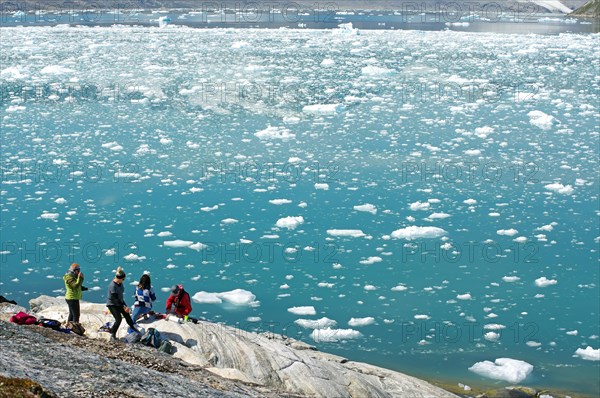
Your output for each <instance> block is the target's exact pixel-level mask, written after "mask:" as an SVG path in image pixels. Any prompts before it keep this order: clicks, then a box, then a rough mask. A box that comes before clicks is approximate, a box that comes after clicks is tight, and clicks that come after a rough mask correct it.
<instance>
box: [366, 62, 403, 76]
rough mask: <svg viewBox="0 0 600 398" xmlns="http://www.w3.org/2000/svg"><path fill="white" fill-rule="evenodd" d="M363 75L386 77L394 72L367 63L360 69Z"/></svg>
mask: <svg viewBox="0 0 600 398" xmlns="http://www.w3.org/2000/svg"><path fill="white" fill-rule="evenodd" d="M361 72H362V74H363V76H368V77H387V76H390V75H393V74H395V73H396V71H395V70H393V69H388V68H382V67H379V66H374V65H369V66H365V67H364V68H362V70H361Z"/></svg>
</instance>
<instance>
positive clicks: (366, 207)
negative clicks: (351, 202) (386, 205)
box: [353, 203, 377, 214]
mask: <svg viewBox="0 0 600 398" xmlns="http://www.w3.org/2000/svg"><path fill="white" fill-rule="evenodd" d="M353 209H354V210H356V211H363V212H367V213H371V214H377V207H375V206H374V205H372V204H370V203H365V204H364V205H357V206H354V207H353Z"/></svg>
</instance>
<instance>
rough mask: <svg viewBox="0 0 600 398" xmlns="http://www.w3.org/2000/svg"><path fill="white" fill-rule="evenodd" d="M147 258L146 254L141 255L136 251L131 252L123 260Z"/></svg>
mask: <svg viewBox="0 0 600 398" xmlns="http://www.w3.org/2000/svg"><path fill="white" fill-rule="evenodd" d="M145 259H146V256H139V255H137V254H135V253H129V254H128V255H126V256H125V257H123V260H125V261H129V262H135V261H144V260H145Z"/></svg>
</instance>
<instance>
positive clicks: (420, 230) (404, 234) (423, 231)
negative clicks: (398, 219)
mask: <svg viewBox="0 0 600 398" xmlns="http://www.w3.org/2000/svg"><path fill="white" fill-rule="evenodd" d="M446 234H448V232H446V231H445V230H443V229H442V228H438V227H417V226H414V225H411V226H410V227H406V228H401V229H397V230H395V231H394V232H392V234H391V236H392V238H394V239H406V240H413V239H421V238H426V239H431V238H439V237H440V236H444V235H446Z"/></svg>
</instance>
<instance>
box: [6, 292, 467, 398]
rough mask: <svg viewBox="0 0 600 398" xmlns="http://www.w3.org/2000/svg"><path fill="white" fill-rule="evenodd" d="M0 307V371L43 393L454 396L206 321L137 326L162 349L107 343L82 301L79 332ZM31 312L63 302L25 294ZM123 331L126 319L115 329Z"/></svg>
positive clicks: (48, 314)
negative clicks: (34, 322)
mask: <svg viewBox="0 0 600 398" xmlns="http://www.w3.org/2000/svg"><path fill="white" fill-rule="evenodd" d="M1 306H2V307H1V308H0V312H1V313H2V315H1V316H0V319H2V321H0V346H1V347H2V350H1V351H0V359H1V361H0V375H2V376H4V377H8V378H12V379H14V378H22V379H28V380H32V381H34V382H35V383H38V384H39V386H41V387H42V388H43V389H44V391H47V393H48V394H50V395H47V396H53V395H52V394H55V395H57V396H61V397H63V396H65V397H80V396H84V397H95V396H103V397H107V396H109V397H112V396H115V397H116V396H121V397H122V396H125V397H160V396H172V397H198V396H202V397H209V398H210V397H242V396H244V397H304V396H311V397H327V398H336V397H382V398H383V397H411V398H413V397H414V398H456V397H457V395H454V394H452V393H450V392H448V391H445V390H443V389H441V388H438V387H436V386H434V385H432V384H430V383H428V382H426V381H423V380H420V379H417V378H414V377H411V376H408V375H405V374H402V373H399V372H394V371H391V370H387V369H383V368H378V367H376V366H372V365H368V364H365V363H360V362H353V361H349V360H348V359H346V358H343V357H339V356H336V355H331V354H327V353H324V352H319V351H317V350H316V349H315V348H314V347H312V346H310V345H308V344H305V343H303V342H301V341H297V340H294V339H291V338H287V337H285V336H281V335H276V334H273V333H261V334H257V333H249V332H246V331H243V330H239V329H235V328H232V327H228V326H224V325H220V324H214V323H211V322H203V321H200V322H199V323H198V324H192V323H186V324H178V323H174V322H170V321H166V320H155V321H151V322H148V323H145V324H143V325H142V326H143V327H145V328H149V327H154V328H156V329H157V330H159V331H160V333H161V335H163V336H164V337H166V338H168V339H169V340H170V341H171V342H172V343H173V346H174V347H175V349H174V351H175V352H174V353H173V354H172V355H168V354H164V353H161V352H158V351H157V350H156V349H154V348H150V347H145V346H142V345H140V344H125V343H122V342H108V341H106V340H105V339H104V335H105V334H104V333H98V332H96V331H97V330H98V328H99V326H101V325H102V324H104V323H105V322H107V321H110V320H111V317H110V316H109V315H106V314H105V313H104V309H105V308H104V305H102V304H93V303H85V302H82V303H81V323H82V324H83V325H84V326H85V328H86V330H87V332H86V336H84V337H80V336H76V335H72V334H71V335H69V334H64V333H61V332H56V331H54V330H51V329H45V328H42V327H39V326H19V325H14V324H11V323H8V322H6V320H7V319H8V317H9V316H10V315H11V313H15V312H17V311H18V310H19V309H22V308H19V307H17V306H14V305H12V304H6V303H4V304H2V305H1ZM29 313H31V314H33V315H35V316H36V317H38V318H39V317H45V318H50V319H57V320H64V319H66V316H67V307H66V305H65V304H64V300H63V299H62V298H53V297H48V296H41V297H39V298H37V299H33V300H31V301H30V309H29ZM125 332H126V325H123V326H122V327H121V329H120V333H119V335H120V336H123V335H124V334H125ZM50 370H51V371H50ZM0 391H1V389H0ZM1 396H2V393H1V392H0V397H1ZM39 396H41V395H39Z"/></svg>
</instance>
